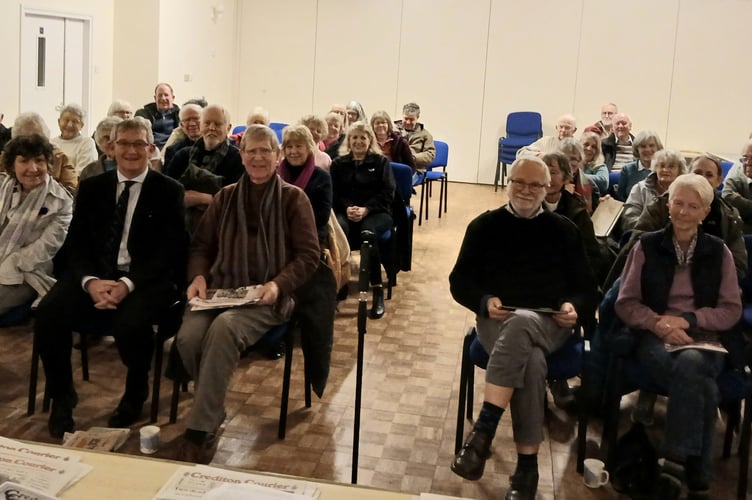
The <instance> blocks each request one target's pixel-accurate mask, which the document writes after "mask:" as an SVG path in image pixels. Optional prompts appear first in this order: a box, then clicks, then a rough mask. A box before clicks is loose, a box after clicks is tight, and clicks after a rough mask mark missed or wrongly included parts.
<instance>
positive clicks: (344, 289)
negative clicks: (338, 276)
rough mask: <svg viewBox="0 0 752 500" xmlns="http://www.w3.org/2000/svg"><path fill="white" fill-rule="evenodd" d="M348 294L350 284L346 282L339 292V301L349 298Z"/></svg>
mask: <svg viewBox="0 0 752 500" xmlns="http://www.w3.org/2000/svg"><path fill="white" fill-rule="evenodd" d="M348 295H350V286H349V285H347V284H345V285H344V286H343V287H342V288H340V289H339V291H338V292H337V302H342V301H343V300H347V296H348Z"/></svg>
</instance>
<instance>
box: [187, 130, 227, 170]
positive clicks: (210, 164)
mask: <svg viewBox="0 0 752 500" xmlns="http://www.w3.org/2000/svg"><path fill="white" fill-rule="evenodd" d="M229 150H230V141H229V140H228V139H225V140H224V142H222V143H221V144H220V145H219V146H217V148H216V149H213V150H211V151H207V150H206V146H205V145H204V138H203V137H202V138H200V139H199V140H197V141H196V143H195V144H194V145H193V146H191V152H190V154H189V155H188V165H196V166H197V167H200V168H203V169H206V170H208V171H209V172H211V173H213V174H214V173H216V172H217V167H219V164H220V163H222V161H223V160H224V159H225V156H227V152H228V151H229Z"/></svg>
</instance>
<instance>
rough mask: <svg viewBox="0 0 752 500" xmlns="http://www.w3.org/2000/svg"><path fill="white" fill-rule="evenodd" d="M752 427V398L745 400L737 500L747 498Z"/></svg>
mask: <svg viewBox="0 0 752 500" xmlns="http://www.w3.org/2000/svg"><path fill="white" fill-rule="evenodd" d="M750 427H752V397H747V398H745V400H744V417H743V418H742V424H741V433H740V436H739V485H738V490H737V498H739V499H744V498H746V497H747V483H748V479H749V439H750Z"/></svg>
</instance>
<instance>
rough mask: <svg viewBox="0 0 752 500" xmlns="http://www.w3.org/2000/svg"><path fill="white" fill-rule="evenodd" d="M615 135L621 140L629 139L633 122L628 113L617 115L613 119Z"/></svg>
mask: <svg viewBox="0 0 752 500" xmlns="http://www.w3.org/2000/svg"><path fill="white" fill-rule="evenodd" d="M611 123H612V124H613V125H612V127H613V129H614V135H615V136H616V138H617V139H619V140H626V139H629V133H630V132H631V131H632V120H631V119H630V118H629V115H628V114H626V113H616V114H615V115H614V117H613V118H612V119H611Z"/></svg>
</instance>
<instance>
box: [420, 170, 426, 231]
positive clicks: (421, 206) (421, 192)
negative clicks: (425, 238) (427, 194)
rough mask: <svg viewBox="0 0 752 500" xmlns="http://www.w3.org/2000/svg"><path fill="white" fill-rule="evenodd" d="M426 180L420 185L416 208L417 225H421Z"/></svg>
mask: <svg viewBox="0 0 752 500" xmlns="http://www.w3.org/2000/svg"><path fill="white" fill-rule="evenodd" d="M425 185H426V180H425V179H423V181H422V182H421V183H420V206H419V207H418V225H419V226H420V225H422V224H423V189H424V188H425Z"/></svg>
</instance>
